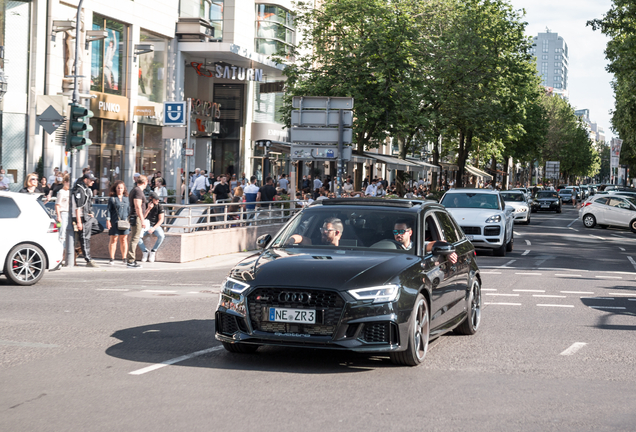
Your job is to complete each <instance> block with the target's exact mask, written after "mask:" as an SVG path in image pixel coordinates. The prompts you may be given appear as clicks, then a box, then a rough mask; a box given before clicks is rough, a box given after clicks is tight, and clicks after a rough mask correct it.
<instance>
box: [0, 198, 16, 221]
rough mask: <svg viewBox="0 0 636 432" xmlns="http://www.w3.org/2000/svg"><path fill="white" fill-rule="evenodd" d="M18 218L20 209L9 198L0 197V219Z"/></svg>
mask: <svg viewBox="0 0 636 432" xmlns="http://www.w3.org/2000/svg"><path fill="white" fill-rule="evenodd" d="M18 216H20V207H18V205H17V204H16V203H15V201H13V199H12V198H9V197H0V219H14V218H17V217H18Z"/></svg>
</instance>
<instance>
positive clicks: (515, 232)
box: [513, 231, 522, 237]
mask: <svg viewBox="0 0 636 432" xmlns="http://www.w3.org/2000/svg"><path fill="white" fill-rule="evenodd" d="M513 234H514V235H516V236H518V237H522V234H519V233H518V232H517V231H513Z"/></svg>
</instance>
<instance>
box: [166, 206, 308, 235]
mask: <svg viewBox="0 0 636 432" xmlns="http://www.w3.org/2000/svg"><path fill="white" fill-rule="evenodd" d="M221 201H223V202H221ZM162 206H163V208H164V210H165V213H164V218H165V219H164V223H163V225H162V226H163V227H164V230H165V231H166V232H167V233H190V232H195V231H205V230H212V229H223V228H234V227H244V226H257V225H272V224H277V223H285V222H287V221H288V220H289V218H291V217H292V216H293V215H294V214H296V213H297V212H299V211H300V210H302V209H303V207H302V206H300V205H299V204H298V202H297V201H258V202H249V203H248V202H238V203H233V202H231V200H219V202H217V203H216V204H189V205H183V204H162ZM254 206H255V208H253V209H250V208H249V207H254ZM230 210H232V211H230Z"/></svg>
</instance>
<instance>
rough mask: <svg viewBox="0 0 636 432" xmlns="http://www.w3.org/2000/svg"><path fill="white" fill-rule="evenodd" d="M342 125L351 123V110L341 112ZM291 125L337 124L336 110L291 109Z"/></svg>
mask: <svg viewBox="0 0 636 432" xmlns="http://www.w3.org/2000/svg"><path fill="white" fill-rule="evenodd" d="M342 117H343V118H342V125H343V126H351V125H352V124H353V112H352V111H343V112H342ZM291 118H292V126H336V127H337V126H338V111H337V110H334V111H326V110H308V111H298V110H294V111H292V117H291Z"/></svg>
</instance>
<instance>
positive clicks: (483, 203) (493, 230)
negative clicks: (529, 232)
mask: <svg viewBox="0 0 636 432" xmlns="http://www.w3.org/2000/svg"><path fill="white" fill-rule="evenodd" d="M440 204H442V205H443V206H444V207H446V208H447V209H448V211H449V212H450V214H452V215H453V217H454V218H455V220H456V221H457V223H458V224H459V225H460V226H461V228H462V230H464V234H466V237H467V238H468V240H470V241H471V242H472V243H473V245H474V246H475V248H476V249H492V251H493V254H494V255H496V256H505V255H506V252H510V251H512V248H513V245H514V241H515V240H514V232H513V223H514V209H513V208H512V206H506V203H505V202H504V200H503V198H502V197H501V195H500V194H499V191H497V190H491V189H451V190H449V191H448V192H446V193H445V194H444V196H443V197H442V199H441V201H440Z"/></svg>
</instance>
